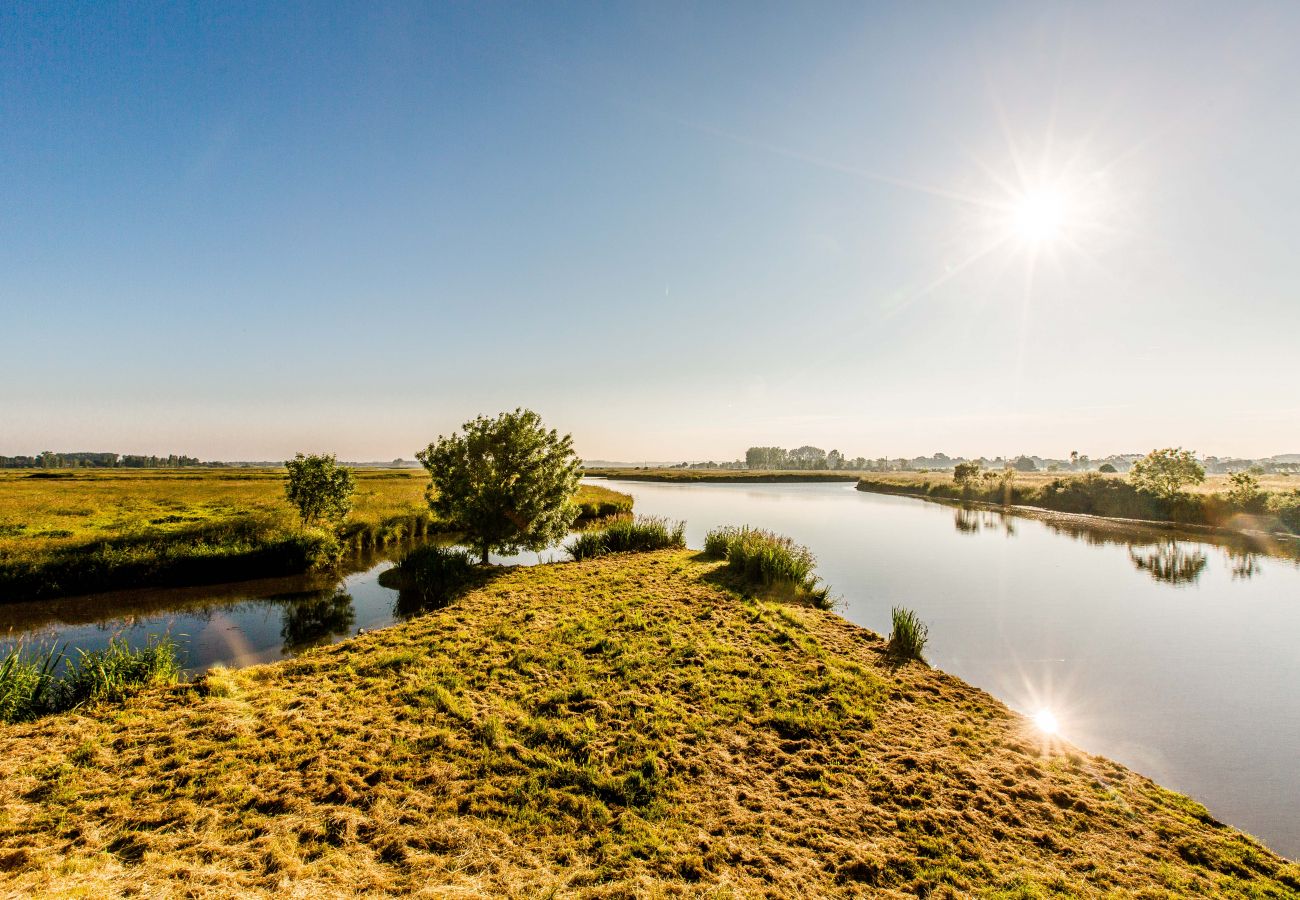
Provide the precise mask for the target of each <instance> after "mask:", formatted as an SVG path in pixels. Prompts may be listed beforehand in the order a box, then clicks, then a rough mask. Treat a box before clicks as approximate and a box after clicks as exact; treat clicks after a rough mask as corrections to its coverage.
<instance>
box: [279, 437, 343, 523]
mask: <svg viewBox="0 0 1300 900" xmlns="http://www.w3.org/2000/svg"><path fill="white" fill-rule="evenodd" d="M284 466H285V468H286V469H288V470H289V480H288V481H286V482H285V485H284V493H285V496H286V497H288V498H289V502H290V503H292V504H293V505H294V506H295V507H297V509H298V515H299V516H301V517H302V524H303V525H315V524H316V523H318V522H321V521H326V522H338V521H342V519H343V518H344V517H345V516H347V514H348V512H349V511H350V510H351V509H352V492H353V491H354V490H355V489H356V476H355V475H354V474H353V472H352V470H351V469H349V468H348V467H347V466H340V465H339V464H338V463H337V462H336V461H335V459H334V454H332V453H331V454H330V455H328V456H325V455H323V454H321V455H316V454H309V455H303V454H302V453H299V454H298V455H297V456H295V457H294V458H293V459H289V460H285V463H284Z"/></svg>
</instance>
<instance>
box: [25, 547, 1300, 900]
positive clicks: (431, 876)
mask: <svg viewBox="0 0 1300 900" xmlns="http://www.w3.org/2000/svg"><path fill="white" fill-rule="evenodd" d="M730 577H731V576H730V575H729V574H728V572H727V568H726V564H725V563H722V562H715V561H705V560H704V559H703V558H702V557H700V556H698V555H696V554H693V553H691V552H690V551H675V550H669V551H662V552H657V553H649V554H636V555H609V556H603V557H600V558H598V559H594V560H591V561H587V562H581V563H566V564H557V565H549V566H539V567H535V568H528V569H514V570H509V571H503V572H500V573H497V576H496V578H495V580H493V581H492V582H490V583H488V584H487V585H486V586H483V587H481V588H479V589H477V590H475V591H474V592H472V593H470V594H469V595H466V596H463V597H461V598H460V599H458V600H456V601H455V602H454V603H453V604H452V605H450V606H449V607H447V608H445V609H442V610H439V611H437V612H433V613H430V614H429V615H427V616H424V617H421V618H419V619H416V620H414V621H412V622H409V623H407V624H405V625H401V626H396V627H393V628H390V629H386V630H384V631H381V632H375V633H372V634H368V635H364V636H362V637H359V638H356V639H354V640H351V641H348V642H345V643H343V644H338V645H334V646H331V647H327V648H321V649H318V650H313V651H310V652H309V653H307V654H305V655H303V656H302V657H300V658H298V659H295V660H292V661H288V662H285V663H279V664H276V665H270V666H261V667H255V668H251V669H246V670H242V671H239V672H221V671H219V672H215V673H212V674H211V675H209V676H208V677H207V679H206V680H205V681H204V682H202V683H201V684H199V685H196V686H191V687H181V688H171V689H162V688H157V689H152V690H148V691H145V692H144V693H142V694H140V695H138V696H136V697H135V698H133V699H131V700H128V701H126V703H125V704H124V705H110V706H102V707H99V708H98V709H96V710H87V711H82V712H76V713H71V714H68V715H64V716H57V717H50V718H46V719H43V720H41V721H38V722H35V723H30V724H25V725H15V726H3V727H0V809H3V810H4V813H3V815H0V894H8V893H13V894H18V895H27V894H36V895H50V896H68V895H77V896H122V895H127V894H141V895H150V896H171V895H175V896H182V895H183V896H190V897H216V896H222V897H225V896H236V895H237V896H267V897H269V896H313V897H315V896H357V895H365V896H386V895H395V894H407V893H411V894H415V893H419V894H421V895H424V896H465V897H538V896H552V897H570V896H574V897H643V896H644V897H652V896H712V897H739V896H745V897H749V896H760V897H793V896H832V897H850V896H863V895H872V896H913V895H928V896H932V897H942V896H958V895H961V896H965V895H979V896H990V897H1002V898H1013V897H1014V898H1033V897H1052V896H1101V895H1107V896H1150V897H1158V896H1170V895H1184V894H1193V893H1197V894H1200V895H1203V896H1216V897H1294V896H1297V895H1298V894H1300V870H1298V869H1297V867H1296V866H1295V865H1293V864H1287V863H1285V862H1284V861H1283V860H1281V859H1279V858H1278V857H1277V856H1275V855H1274V854H1272V853H1271V852H1270V851H1268V850H1267V849H1265V848H1264V847H1262V846H1261V845H1260V844H1258V843H1257V842H1255V841H1253V840H1251V839H1250V838H1248V837H1246V836H1244V835H1242V834H1240V833H1238V832H1236V831H1234V830H1232V829H1231V828H1228V827H1226V826H1224V825H1221V824H1220V823H1218V822H1216V821H1215V820H1214V819H1213V818H1212V816H1211V815H1210V814H1209V813H1207V812H1206V810H1205V809H1204V808H1202V807H1201V806H1200V805H1199V804H1197V803H1195V802H1193V801H1191V800H1189V799H1188V798H1186V797H1182V796H1180V795H1177V794H1174V793H1171V792H1169V791H1166V790H1163V789H1161V788H1160V787H1159V786H1157V785H1155V784H1153V783H1152V782H1151V781H1149V780H1147V779H1145V778H1143V777H1141V776H1139V775H1136V774H1134V773H1133V772H1131V771H1129V770H1127V769H1125V768H1123V767H1121V766H1119V765H1117V764H1115V763H1113V762H1110V761H1108V760H1105V759H1101V758H1098V757H1094V756H1089V755H1086V754H1083V753H1080V752H1078V751H1076V750H1074V749H1073V748H1071V747H1069V746H1067V745H1063V744H1061V743H1059V742H1054V741H1051V740H1048V739H1045V738H1043V737H1042V736H1041V735H1039V734H1037V733H1036V732H1034V731H1033V729H1032V728H1031V727H1030V726H1029V725H1028V723H1027V722H1026V721H1025V720H1024V719H1022V718H1021V717H1019V716H1017V715H1014V714H1012V713H1011V712H1009V711H1008V710H1007V709H1006V708H1005V707H1003V706H1002V705H1001V704H1000V703H999V702H997V701H996V700H994V699H993V698H991V697H990V696H988V695H987V694H985V693H983V692H981V691H978V690H976V689H974V688H972V687H970V686H968V685H966V684H964V683H962V682H960V681H958V680H957V679H954V678H951V677H949V676H947V675H944V674H943V673H941V672H937V671H934V670H932V669H929V668H927V667H925V666H923V665H920V664H917V663H907V664H903V665H898V664H896V663H894V662H893V661H892V659H891V658H890V657H889V656H888V655H887V654H886V647H885V644H884V642H883V641H882V640H881V639H880V638H879V637H878V636H876V635H874V634H871V633H870V632H867V631H865V630H863V629H861V628H857V627H855V626H853V625H850V624H849V623H847V622H845V621H844V620H842V619H840V618H838V617H836V616H834V615H833V614H830V613H826V612H823V611H820V610H817V609H813V608H811V607H809V606H806V605H801V604H788V605H787V604H781V603H777V602H774V601H770V600H762V599H752V598H751V599H745V598H743V597H742V596H740V595H739V594H737V593H735V592H733V591H732V590H731V589H730V588H729V585H731V584H733V583H732V582H730V581H729V580H728V579H729V578H730Z"/></svg>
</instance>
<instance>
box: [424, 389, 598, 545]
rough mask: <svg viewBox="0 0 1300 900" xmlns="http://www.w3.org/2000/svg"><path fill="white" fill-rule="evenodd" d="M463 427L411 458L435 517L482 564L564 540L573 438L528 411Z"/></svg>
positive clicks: (573, 484)
mask: <svg viewBox="0 0 1300 900" xmlns="http://www.w3.org/2000/svg"><path fill="white" fill-rule="evenodd" d="M462 427H463V429H464V434H463V435H462V434H455V433H453V434H452V435H451V436H450V437H442V436H441V435H439V437H438V440H437V442H435V443H432V444H430V445H429V446H428V447H426V448H425V449H424V450H421V451H420V452H419V453H417V454H416V458H417V459H419V460H420V462H421V463H422V464H423V465H424V467H425V468H426V469H428V470H429V477H430V486H429V494H428V499H429V506H430V508H432V509H433V511H434V513H435V514H437V515H438V516H439V517H441V518H442V519H444V520H446V521H447V522H449V523H451V524H452V525H453V526H454V527H456V528H459V529H460V530H462V531H464V532H465V534H466V535H467V536H468V537H469V539H470V540H471V541H472V542H473V544H474V546H475V548H477V549H478V551H479V556H480V558H481V560H482V562H483V563H484V564H486V563H487V561H488V553H489V552H491V551H493V550H497V551H500V552H503V553H518V552H519V551H521V550H541V549H542V548H544V547H546V546H547V545H548V544H551V543H554V542H555V541H557V540H559V539H560V538H562V537H564V535H565V534H566V533H567V532H568V530H569V528H570V526H572V524H573V520H574V517H575V516H576V515H577V508H576V507H575V506H574V504H573V495H574V493H575V492H576V491H577V489H578V478H579V475H578V467H579V460H578V457H577V456H576V455H575V454H574V452H573V439H572V438H571V437H570V436H569V435H565V436H564V437H560V436H559V435H558V434H557V433H556V432H555V430H554V429H551V430H550V431H547V430H546V428H545V427H544V426H543V425H542V420H541V417H540V416H538V415H537V413H535V412H533V411H532V410H527V409H516V410H515V411H514V412H512V413H502V414H501V415H499V416H497V417H496V418H495V419H489V418H487V417H486V416H479V417H478V418H477V419H475V420H474V421H472V422H466V423H465V424H464V425H463V426H462Z"/></svg>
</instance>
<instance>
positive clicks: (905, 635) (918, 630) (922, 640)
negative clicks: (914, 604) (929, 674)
mask: <svg viewBox="0 0 1300 900" xmlns="http://www.w3.org/2000/svg"><path fill="white" fill-rule="evenodd" d="M890 618H891V620H892V630H891V631H890V633H889V645H888V650H889V655H890V656H892V657H894V658H895V659H899V660H907V659H914V660H916V661H918V662H925V657H924V656H923V653H924V651H925V645H926V642H927V641H928V640H929V639H930V629H929V627H928V626H927V625H926V624H925V623H924V622H922V621H921V620H920V619H919V618H918V617H917V615H916V613H915V612H913V611H912V610H910V609H907V608H905V607H902V606H895V607H894V608H893V610H891V611H890Z"/></svg>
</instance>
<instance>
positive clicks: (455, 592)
mask: <svg viewBox="0 0 1300 900" xmlns="http://www.w3.org/2000/svg"><path fill="white" fill-rule="evenodd" d="M397 568H398V571H399V573H400V575H401V578H402V580H403V581H404V582H405V584H406V585H407V586H408V587H409V589H410V590H412V591H414V592H415V593H416V594H417V595H418V596H419V599H420V601H421V603H422V604H423V605H425V606H429V607H440V606H445V605H446V604H448V603H450V602H451V601H452V600H454V599H455V598H456V597H457V596H459V595H460V594H461V593H462V592H463V591H464V590H465V589H466V588H467V587H468V586H469V585H470V584H472V583H473V582H474V580H475V579H474V574H475V570H476V569H477V568H478V566H477V563H476V561H475V559H474V556H473V555H472V554H471V553H470V552H469V551H468V550H466V549H464V548H463V547H440V546H437V545H435V544H425V545H423V546H420V547H416V548H415V549H413V550H411V551H410V552H409V553H407V554H406V555H405V556H403V557H402V560H401V562H400V563H398V566H397Z"/></svg>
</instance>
